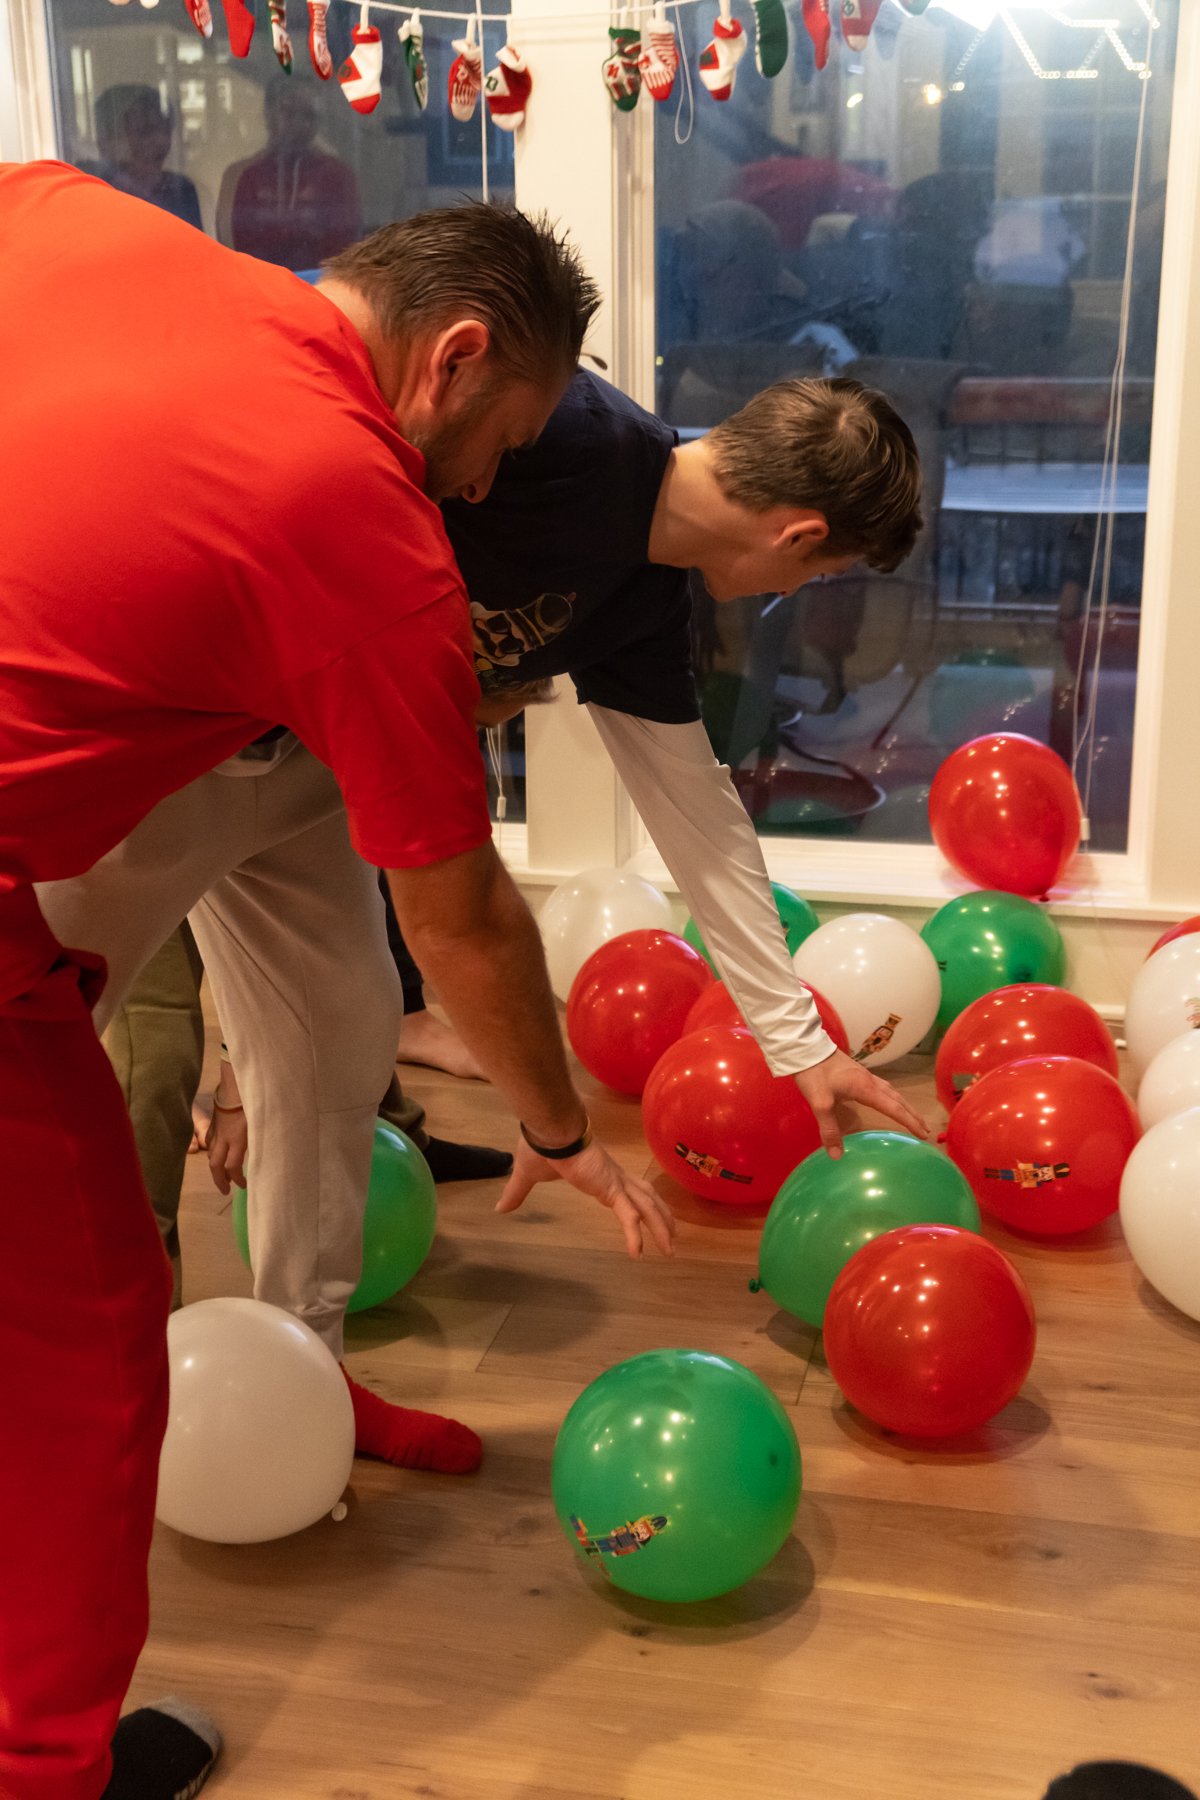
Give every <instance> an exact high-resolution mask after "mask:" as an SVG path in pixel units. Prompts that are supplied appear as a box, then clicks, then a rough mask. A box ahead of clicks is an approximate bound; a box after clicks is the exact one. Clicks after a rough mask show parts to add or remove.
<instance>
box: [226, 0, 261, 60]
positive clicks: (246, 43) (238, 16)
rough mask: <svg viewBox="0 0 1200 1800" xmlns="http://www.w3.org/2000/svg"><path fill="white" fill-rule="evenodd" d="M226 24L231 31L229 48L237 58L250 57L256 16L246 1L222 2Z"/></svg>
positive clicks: (230, 0) (232, 0)
mask: <svg viewBox="0 0 1200 1800" xmlns="http://www.w3.org/2000/svg"><path fill="white" fill-rule="evenodd" d="M221 4H222V6H223V8H224V10H225V24H226V27H227V29H228V31H229V48H230V49H231V50H232V51H233V54H234V55H235V56H249V54H250V39H251V38H252V37H253V36H254V14H253V13H252V12H251V11H250V8H249V7H248V6H247V5H246V0H221Z"/></svg>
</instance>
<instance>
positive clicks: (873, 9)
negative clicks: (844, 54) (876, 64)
mask: <svg viewBox="0 0 1200 1800" xmlns="http://www.w3.org/2000/svg"><path fill="white" fill-rule="evenodd" d="M882 5H883V0H842V36H843V37H844V38H845V40H846V42H847V43H848V44H849V46H850V48H851V50H865V49H866V47H867V39H868V38H869V37H870V35H871V27H872V25H873V24H874V23H875V15H876V13H877V12H878V11H879V8H880V7H881V6H882Z"/></svg>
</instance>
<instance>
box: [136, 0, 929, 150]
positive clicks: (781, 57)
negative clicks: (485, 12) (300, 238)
mask: <svg viewBox="0 0 1200 1800" xmlns="http://www.w3.org/2000/svg"><path fill="white" fill-rule="evenodd" d="M111 3H112V4H113V5H114V6H126V5H128V4H129V3H130V0H111ZM141 4H142V5H143V6H145V7H152V6H156V5H157V4H158V0H141ZM183 4H184V6H185V8H186V10H187V14H188V17H189V18H190V19H191V21H192V24H193V25H194V26H195V28H196V30H197V31H198V32H199V33H200V35H201V37H211V36H212V32H213V22H212V6H211V0H183ZM331 4H332V0H307V6H308V15H309V32H308V50H309V56H310V58H311V61H312V65H313V68H314V70H315V71H316V73H317V75H318V76H319V77H320V79H321V80H322V81H328V80H329V79H330V77H331V76H332V74H333V60H332V57H331V56H330V52H329V43H328V37H327V31H326V27H327V18H328V11H329V7H330V5H331ZM750 4H751V6H752V8H753V12H754V24H755V35H754V60H755V63H756V65H757V68H758V71H759V74H760V75H764V76H767V77H768V78H769V77H772V76H775V75H778V74H779V72H780V70H781V69H782V68H783V67H784V66H785V64H786V62H787V53H788V27H787V15H786V12H785V0H750ZM898 4H899V6H900V7H901V8H902V9H903V11H904V12H905V13H906V14H907V15H908V16H909V17H910V18H919V17H920V16H921V14H922V13H924V12H925V10H926V8H927V7H928V6H929V5H930V0H898ZM221 5H222V10H223V12H224V16H225V23H226V28H227V30H228V33H229V46H230V50H231V51H232V53H233V55H234V56H235V57H245V56H247V55H248V54H249V50H250V44H251V40H252V38H253V36H254V27H255V16H254V12H253V10H252V7H253V0H221ZM834 5H835V6H836V7H837V11H838V18H839V20H840V23H841V33H842V37H843V39H844V40H845V43H846V45H847V47H848V49H850V50H851V51H853V52H855V53H858V52H861V51H862V50H864V49H865V48H866V46H867V44H868V42H869V40H870V37H871V32H872V30H873V28H874V26H875V23H876V20H877V19H878V16H879V12H880V9H881V7H882V5H883V0H800V11H801V18H802V20H803V23H804V27H805V30H806V31H807V32H808V35H809V38H810V39H811V41H812V47H813V60H814V62H815V64H816V66H817V68H818V69H823V68H824V67H825V65H826V63H827V61H828V59H829V45H830V38H831V35H832V27H831V22H830V12H831V6H834ZM719 7H720V11H719V14H718V17H717V18H716V19H715V20H714V22H713V35H712V38H711V40H710V42H709V43H708V44H707V45H706V46H705V48H704V50H703V51H702V52H701V55H700V59H699V69H700V79H701V81H702V82H703V84H704V87H705V88H706V89H707V91H708V93H709V95H710V96H711V97H712V99H714V100H718V101H724V100H728V99H730V98H731V96H732V94H733V89H734V85H735V82H736V79H737V68H738V64H739V63H740V62H741V60H742V58H743V56H744V55H745V54H746V50H747V47H748V39H747V35H746V31H745V29H744V27H743V25H742V23H741V21H740V20H738V19H735V18H734V17H733V12H732V0H719ZM268 9H269V13H270V21H271V46H272V49H273V50H274V53H275V56H276V58H277V59H278V62H279V65H280V67H281V68H282V69H283V71H284V73H285V74H290V73H291V71H292V63H293V50H292V40H291V36H290V34H289V32H288V28H287V0H268ZM479 17H480V15H479V14H477V13H476V14H464V15H463V19H464V25H465V34H464V36H463V37H461V38H454V39H452V44H453V48H454V51H455V57H454V61H453V63H452V64H451V66H450V72H449V77H448V81H447V99H448V102H449V106H450V112H451V115H452V116H453V117H454V119H456V120H457V121H458V122H459V123H460V124H467V123H468V122H469V121H470V120H471V119H472V118H473V117H474V115H475V110H476V108H477V106H478V105H479V96H480V94H481V93H482V94H483V95H484V97H485V99H486V102H487V107H488V111H489V113H490V114H491V117H492V120H493V122H494V123H495V124H496V125H497V126H498V127H499V129H500V130H501V131H510V132H515V131H518V130H519V129H520V127H521V126H522V125H523V124H524V121H525V113H526V108H527V105H528V101H529V95H530V93H531V91H532V87H533V78H532V76H531V75H530V73H529V69H528V67H527V66H526V63H525V61H524V58H523V57H522V56H521V54H520V52H519V51H518V50H517V49H516V48H515V46H514V45H513V44H512V43H511V42H510V43H506V44H505V45H504V47H503V49H502V50H501V51H500V52H499V54H498V56H497V58H496V64H495V67H494V68H492V69H490V70H489V71H488V73H487V75H486V77H485V76H484V72H483V49H482V46H481V45H480V44H479V43H478V42H477V30H478V21H479ZM888 18H889V19H893V32H892V35H893V36H894V30H895V24H894V16H893V15H892V14H889V15H888ZM880 30H881V33H882V31H883V27H882V26H881V27H880ZM397 35H398V37H399V40H400V45H401V48H402V51H403V54H404V62H405V68H406V70H407V73H408V77H409V80H410V82H411V83H412V89H413V94H414V96H415V98H416V102H417V106H418V108H419V110H420V111H422V112H424V111H425V109H426V107H427V106H428V103H429V69H428V64H427V62H426V59H425V45H424V30H423V27H422V25H421V16H420V12H419V11H418V10H416V9H414V10H413V12H412V13H411V15H410V16H409V17H408V18H406V19H405V21H404V23H403V24H402V25H401V26H400V28H399V31H398V33H397ZM351 37H352V39H353V47H352V49H351V52H350V54H349V56H348V57H347V58H346V60H345V62H344V63H343V64H342V66H341V68H340V69H339V71H338V80H339V83H340V85H341V88H342V91H343V93H344V94H345V95H346V98H347V100H348V101H349V103H350V105H351V106H352V107H353V108H354V110H355V111H356V112H359V113H370V112H374V110H375V108H376V107H377V106H378V105H379V101H380V98H381V95H382V74H383V40H382V38H381V37H380V34H379V32H378V31H377V30H376V28H375V27H374V26H373V25H372V24H371V23H370V19H369V17H368V8H367V4H366V3H365V0H364V4H363V5H362V10H361V14H360V20H359V23H358V25H356V26H355V27H354V29H353V31H352V33H351ZM608 39H609V47H608V54H607V55H606V56H605V58H604V60H603V62H602V64H601V73H602V76H603V80H604V84H605V87H606V88H607V90H608V93H609V95H610V97H611V99H612V101H613V104H614V106H615V107H616V108H617V110H618V111H619V112H631V111H632V110H633V108H634V107H635V106H636V105H637V102H638V97H639V95H640V93H641V90H642V88H643V86H644V87H645V88H647V89H648V91H649V93H650V97H651V99H652V100H655V101H663V100H667V99H669V98H670V96H671V94H672V93H673V91H674V88H675V81H676V77H677V74H678V70H679V44H678V40H677V36H676V31H675V27H674V25H673V24H671V22H670V21H669V20H668V18H667V11H666V0H655V4H654V9H653V12H652V13H651V14H650V16H649V17H648V18H647V20H646V29H645V31H644V32H643V31H642V30H641V29H640V26H639V24H638V22H637V11H636V10H633V11H629V10H627V11H624V12H622V13H621V14H620V15H619V16H618V22H617V23H616V24H614V25H610V26H609V27H608ZM877 41H878V42H879V46H880V50H881V52H886V53H890V51H891V48H892V44H891V42H890V41H889V42H888V43H886V44H885V43H884V42H883V40H882V37H881V38H880V39H879V40H877Z"/></svg>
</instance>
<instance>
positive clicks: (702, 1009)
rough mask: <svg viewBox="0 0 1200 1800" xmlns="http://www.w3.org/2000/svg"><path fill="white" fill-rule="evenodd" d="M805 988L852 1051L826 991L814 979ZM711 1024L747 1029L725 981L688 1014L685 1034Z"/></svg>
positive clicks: (834, 1034)
mask: <svg viewBox="0 0 1200 1800" xmlns="http://www.w3.org/2000/svg"><path fill="white" fill-rule="evenodd" d="M800 986H801V987H802V988H807V989H808V991H809V993H810V994H811V995H812V997H813V999H814V1000H815V1001H816V1003H817V1011H818V1012H819V1013H820V1015H821V1023H822V1025H823V1026H824V1027H825V1029H826V1031H827V1032H828V1033H829V1035H830V1037H831V1038H832V1039H833V1041H834V1043H835V1044H836V1045H837V1047H838V1049H839V1050H844V1051H845V1052H846V1054H847V1055H849V1054H850V1040H849V1038H848V1037H847V1036H846V1027H845V1026H844V1025H843V1024H842V1021H841V1020H840V1019H839V1018H838V1016H837V1013H836V1011H835V1010H834V1008H833V1007H832V1006H830V1004H829V1002H828V1000H827V999H826V998H825V996H824V994H819V993H818V992H817V990H816V988H815V987H813V985H812V983H811V982H810V981H802V982H801V983H800ZM710 1025H736V1026H738V1027H740V1029H741V1030H742V1031H745V1030H746V1029H747V1026H746V1021H745V1019H743V1017H742V1015H741V1013H740V1012H739V1011H738V1003H737V1001H736V1000H735V999H734V997H733V995H732V994H731V993H730V991H729V989H728V988H727V987H726V986H725V983H724V982H723V981H714V982H713V984H712V986H711V987H710V988H707V989H706V990H705V991H704V993H703V994H701V996H700V998H699V999H698V1000H697V1002H696V1004H695V1006H693V1008H692V1010H691V1012H690V1013H689V1014H688V1016H687V1024H686V1025H685V1026H684V1028H683V1029H684V1033H685V1034H686V1033H687V1032H689V1031H704V1030H706V1029H707V1028H708V1026H710Z"/></svg>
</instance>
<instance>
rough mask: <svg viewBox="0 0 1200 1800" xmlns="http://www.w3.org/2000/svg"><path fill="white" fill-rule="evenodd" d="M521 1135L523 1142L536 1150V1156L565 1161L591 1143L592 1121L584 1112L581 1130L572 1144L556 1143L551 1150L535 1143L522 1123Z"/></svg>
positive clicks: (548, 1160)
mask: <svg viewBox="0 0 1200 1800" xmlns="http://www.w3.org/2000/svg"><path fill="white" fill-rule="evenodd" d="M521 1136H522V1137H523V1138H524V1139H525V1142H526V1143H527V1144H528V1145H529V1148H530V1149H531V1150H533V1151H536V1153H537V1155H538V1156H544V1157H545V1158H546V1161H547V1162H566V1161H567V1159H568V1157H571V1156H578V1155H579V1153H580V1151H581V1150H586V1149H587V1147H588V1145H589V1144H590V1143H591V1141H592V1121H591V1120H590V1119H589V1118H588V1117H587V1116H586V1114H585V1115H584V1121H583V1130H582V1131H581V1132H580V1134H579V1136H578V1137H577V1138H576V1139H575V1142H574V1143H573V1144H558V1145H556V1146H555V1147H554V1149H552V1150H548V1149H547V1148H546V1146H545V1144H535V1143H534V1141H533V1139H532V1138H531V1137H530V1135H529V1133H528V1132H527V1131H526V1129H525V1127H524V1125H522V1127H521Z"/></svg>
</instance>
